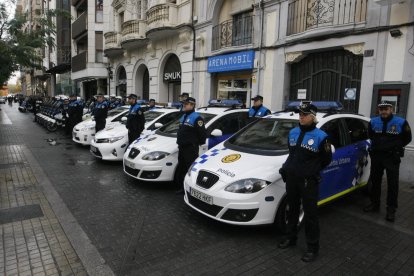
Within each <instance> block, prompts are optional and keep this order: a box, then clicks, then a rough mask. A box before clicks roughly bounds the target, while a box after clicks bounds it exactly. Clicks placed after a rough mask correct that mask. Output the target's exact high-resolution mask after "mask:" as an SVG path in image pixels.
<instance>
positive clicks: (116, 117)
mask: <svg viewBox="0 0 414 276" xmlns="http://www.w3.org/2000/svg"><path fill="white" fill-rule="evenodd" d="M128 110H129V106H128V105H125V106H122V107H118V108H115V109H112V110H110V111H108V117H107V118H106V125H107V126H108V127H109V126H112V125H114V124H120V123H121V119H122V117H123V116H125V114H126V113H128ZM95 125H96V122H95V121H94V120H92V118H91V117H90V118H88V119H86V120H84V121H82V122H80V123H79V124H77V125H76V126H75V127H74V128H73V132H72V140H73V141H74V142H76V143H78V144H81V145H90V144H91V141H92V139H93V138H94V137H95Z"/></svg>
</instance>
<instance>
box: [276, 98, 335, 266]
mask: <svg viewBox="0 0 414 276" xmlns="http://www.w3.org/2000/svg"><path fill="white" fill-rule="evenodd" d="M298 112H299V126H298V127H296V128H294V129H292V130H291V131H290V132H289V136H288V146H289V156H288V158H287V160H286V162H285V163H284V164H283V166H282V168H281V169H280V171H279V172H280V174H281V175H282V179H283V181H284V182H286V196H287V203H288V205H289V210H288V214H287V220H288V221H287V234H286V237H285V239H284V240H283V241H281V242H280V243H279V248H281V249H285V248H288V247H290V246H294V245H296V240H297V235H298V223H299V215H300V205H301V203H302V205H303V211H304V218H303V219H304V222H303V223H304V226H305V234H306V243H307V251H306V253H305V254H304V255H303V257H302V261H304V262H312V261H313V260H315V258H316V257H317V256H318V253H319V235H320V234H319V232H320V231H319V219H318V198H319V181H320V172H321V171H322V170H323V168H325V167H326V166H327V165H328V164H329V163H330V162H331V160H332V150H331V144H330V143H329V142H328V139H327V138H328V135H327V134H326V133H325V132H324V131H322V130H320V129H319V128H317V127H316V123H317V120H316V112H317V108H316V106H314V105H313V104H311V103H310V102H306V103H302V104H301V105H300V107H299V110H298Z"/></svg>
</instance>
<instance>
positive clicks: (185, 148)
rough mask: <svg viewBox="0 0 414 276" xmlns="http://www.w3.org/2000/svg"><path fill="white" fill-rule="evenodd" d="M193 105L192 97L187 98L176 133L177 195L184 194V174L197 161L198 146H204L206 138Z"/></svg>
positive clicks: (194, 101) (204, 130)
mask: <svg viewBox="0 0 414 276" xmlns="http://www.w3.org/2000/svg"><path fill="white" fill-rule="evenodd" d="M195 104H196V100H195V99H194V98H192V97H188V98H187V99H185V100H184V102H183V112H184V114H183V115H182V117H181V118H180V126H179V128H178V132H177V144H178V166H177V174H176V179H175V181H176V183H177V186H178V187H179V188H180V189H179V190H178V191H177V193H184V189H183V183H184V178H185V174H186V173H187V171H188V169H189V168H190V166H191V164H192V163H193V162H194V161H195V160H196V159H197V157H198V150H199V146H200V145H202V144H204V143H205V141H206V138H207V133H206V128H205V125H204V120H203V118H202V117H201V116H200V114H199V113H198V112H196V111H195Z"/></svg>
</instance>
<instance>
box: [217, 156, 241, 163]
mask: <svg viewBox="0 0 414 276" xmlns="http://www.w3.org/2000/svg"><path fill="white" fill-rule="evenodd" d="M240 158H241V155H240V154H230V155H227V156H225V157H223V159H221V162H223V163H232V162H235V161H237V160H239V159H240Z"/></svg>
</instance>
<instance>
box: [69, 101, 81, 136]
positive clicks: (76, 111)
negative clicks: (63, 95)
mask: <svg viewBox="0 0 414 276" xmlns="http://www.w3.org/2000/svg"><path fill="white" fill-rule="evenodd" d="M67 114H68V116H69V118H68V119H67V121H66V124H65V132H66V134H71V132H72V130H73V127H74V126H76V125H77V124H78V123H80V122H82V115H83V103H82V102H81V101H79V100H77V98H76V95H74V94H72V95H70V97H69V104H68V109H67Z"/></svg>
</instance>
